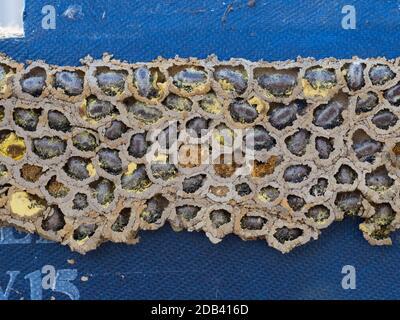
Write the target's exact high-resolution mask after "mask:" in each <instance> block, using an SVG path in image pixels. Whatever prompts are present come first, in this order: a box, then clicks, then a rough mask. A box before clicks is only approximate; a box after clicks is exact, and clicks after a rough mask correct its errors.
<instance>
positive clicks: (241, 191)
mask: <svg viewBox="0 0 400 320" xmlns="http://www.w3.org/2000/svg"><path fill="white" fill-rule="evenodd" d="M235 190H236V192H237V194H238V195H239V196H241V197H245V196H248V195H249V194H250V193H251V192H252V190H251V188H250V186H249V185H248V184H247V183H246V182H242V183H239V184H237V185H236V186H235Z"/></svg>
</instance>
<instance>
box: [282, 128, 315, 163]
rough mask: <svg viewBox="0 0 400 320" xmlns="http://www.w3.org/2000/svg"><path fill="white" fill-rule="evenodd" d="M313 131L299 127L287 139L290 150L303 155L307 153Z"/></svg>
mask: <svg viewBox="0 0 400 320" xmlns="http://www.w3.org/2000/svg"><path fill="white" fill-rule="evenodd" d="M310 137H311V132H310V131H308V130H306V129H299V130H297V131H296V132H295V133H294V134H292V135H291V136H289V137H287V138H286V139H285V144H286V147H287V148H288V150H289V151H290V152H291V153H292V154H294V155H296V156H298V157H301V156H303V155H304V154H305V153H306V149H307V145H308V143H309V142H310Z"/></svg>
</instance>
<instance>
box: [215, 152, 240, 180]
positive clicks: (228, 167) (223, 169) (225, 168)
mask: <svg viewBox="0 0 400 320" xmlns="http://www.w3.org/2000/svg"><path fill="white" fill-rule="evenodd" d="M215 161H216V162H215V163H214V164H213V168H214V171H215V173H216V174H217V175H218V176H220V177H221V178H230V177H232V176H233V174H234V173H235V171H236V169H237V168H238V167H239V165H238V164H237V163H235V161H234V159H232V156H231V155H221V156H220V157H219V158H218V159H216V160H215Z"/></svg>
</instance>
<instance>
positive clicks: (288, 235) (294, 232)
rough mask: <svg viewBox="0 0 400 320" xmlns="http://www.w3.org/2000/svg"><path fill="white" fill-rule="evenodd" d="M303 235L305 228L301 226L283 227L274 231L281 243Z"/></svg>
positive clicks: (275, 236)
mask: <svg viewBox="0 0 400 320" xmlns="http://www.w3.org/2000/svg"><path fill="white" fill-rule="evenodd" d="M302 235H303V230H302V229H300V228H288V227H282V228H278V229H276V232H275V233H274V238H275V239H276V240H277V241H278V242H279V243H282V244H283V243H285V242H287V241H293V240H296V239H297V238H299V237H301V236H302Z"/></svg>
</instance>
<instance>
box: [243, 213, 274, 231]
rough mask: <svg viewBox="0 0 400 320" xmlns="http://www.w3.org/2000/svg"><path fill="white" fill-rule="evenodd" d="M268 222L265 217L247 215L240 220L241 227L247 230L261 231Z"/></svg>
mask: <svg viewBox="0 0 400 320" xmlns="http://www.w3.org/2000/svg"><path fill="white" fill-rule="evenodd" d="M267 222H268V220H267V219H265V218H264V217H260V216H249V215H245V216H243V217H242V219H240V227H241V228H242V229H245V230H261V229H262V228H264V225H265V224H266V223H267Z"/></svg>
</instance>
